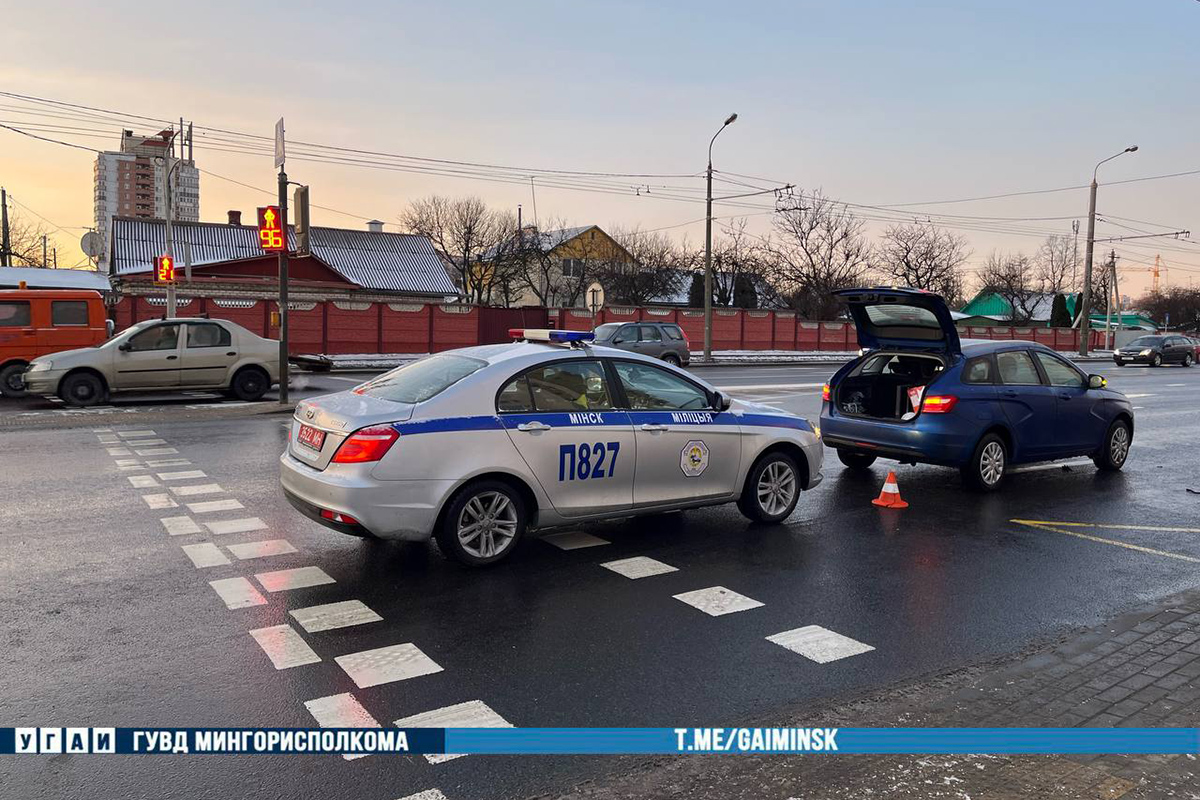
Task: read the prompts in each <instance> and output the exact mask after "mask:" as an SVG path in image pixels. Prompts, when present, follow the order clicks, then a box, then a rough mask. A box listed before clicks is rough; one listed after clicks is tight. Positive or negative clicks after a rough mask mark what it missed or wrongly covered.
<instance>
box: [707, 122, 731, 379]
mask: <svg viewBox="0 0 1200 800" xmlns="http://www.w3.org/2000/svg"><path fill="white" fill-rule="evenodd" d="M737 116H738V115H737V114H730V115H729V117H728V118H727V119H726V120H725V122H724V124H722V125H721V127H720V128H718V129H717V132H716V133H714V134H713V137H712V138H711V139H709V140H708V169H707V170H706V171H705V178H706V181H705V185H706V191H705V193H704V360H705V361H712V332H713V308H712V296H713V271H712V201H713V197H712V174H713V167H712V148H713V142H715V141H716V140H717V137H718V136H720V135H721V131H723V130H725V129H726V128H728V127H729V126H730V125H732V124H733V123H734V121H735V120H737Z"/></svg>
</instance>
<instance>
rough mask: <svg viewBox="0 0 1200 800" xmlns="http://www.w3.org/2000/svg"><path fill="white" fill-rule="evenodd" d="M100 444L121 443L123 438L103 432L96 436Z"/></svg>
mask: <svg viewBox="0 0 1200 800" xmlns="http://www.w3.org/2000/svg"><path fill="white" fill-rule="evenodd" d="M96 439H97V440H98V441H99V442H100V444H120V443H121V440H120V439H118V438H117V437H116V436H113V435H112V434H111V433H102V434H100V435H99V436H97V437H96Z"/></svg>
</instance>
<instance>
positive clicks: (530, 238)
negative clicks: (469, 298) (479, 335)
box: [464, 225, 637, 307]
mask: <svg viewBox="0 0 1200 800" xmlns="http://www.w3.org/2000/svg"><path fill="white" fill-rule="evenodd" d="M531 254H537V257H536V259H534V260H536V261H537V262H538V263H537V265H536V266H535V267H532V268H529V269H526V270H524V272H525V275H524V278H525V279H526V282H528V281H530V280H536V281H537V282H538V283H539V285H538V286H537V287H536V288H535V287H532V286H528V285H523V286H521V288H520V289H519V294H518V297H517V299H516V302H513V303H511V305H515V306H541V305H545V306H577V307H582V306H583V305H584V297H583V294H584V293H583V290H584V288H585V287H586V286H587V285H588V284H589V283H590V282H591V281H592V280H594V279H595V278H596V276H597V274H598V272H599V270H600V269H601V268H614V267H616V268H620V267H625V268H629V269H635V268H637V259H635V258H634V257H633V255H631V254H630V253H629V251H628V250H626V249H625V248H624V247H623V246H621V244H620V243H619V242H618V241H617V240H616V239H614V238H612V237H611V236H609V235H608V234H607V233H605V232H604V230H603V229H601V228H600V226H599V225H580V226H577V227H574V228H561V229H558V230H540V229H538V228H537V227H535V226H532V225H527V226H525V227H523V228H522V229H521V230H520V231H516V232H514V233H513V235H512V236H511V237H509V238H508V239H506V240H505V241H503V242H501V243H500V244H498V245H496V246H494V247H492V248H491V249H490V250H488V251H487V252H485V253H484V254H483V255H482V256H480V258H479V262H478V264H477V265H473V269H472V270H471V271H470V274H471V279H478V280H480V281H481V282H483V283H484V284H490V283H492V282H493V281H492V275H493V274H494V273H493V270H495V268H496V262H498V261H504V260H506V259H509V258H514V259H518V260H520V259H528V258H529V256H530V255H531ZM475 276H478V277H477V278H476V277H475ZM464 293H466V294H470V292H464Z"/></svg>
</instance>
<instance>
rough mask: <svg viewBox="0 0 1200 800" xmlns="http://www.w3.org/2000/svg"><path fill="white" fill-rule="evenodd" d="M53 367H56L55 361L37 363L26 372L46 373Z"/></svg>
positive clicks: (31, 365)
mask: <svg viewBox="0 0 1200 800" xmlns="http://www.w3.org/2000/svg"><path fill="white" fill-rule="evenodd" d="M52 366H54V362H53V361H35V362H33V363H32V364H30V365H29V369H27V370H25V371H26V372H45V371H46V370H48V369H50V368H51V367H52Z"/></svg>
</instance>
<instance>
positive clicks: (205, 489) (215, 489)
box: [170, 483, 225, 497]
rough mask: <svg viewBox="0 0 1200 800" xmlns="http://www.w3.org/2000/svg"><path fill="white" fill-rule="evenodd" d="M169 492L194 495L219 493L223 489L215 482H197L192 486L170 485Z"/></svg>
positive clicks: (180, 495)
mask: <svg viewBox="0 0 1200 800" xmlns="http://www.w3.org/2000/svg"><path fill="white" fill-rule="evenodd" d="M170 489H171V492H172V493H174V495H175V496H176V497H195V496H196V495H198V494H219V493H221V492H224V491H225V490H224V489H222V488H221V487H220V485H219V484H216V483H197V484H194V485H192V486H172V487H170Z"/></svg>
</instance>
